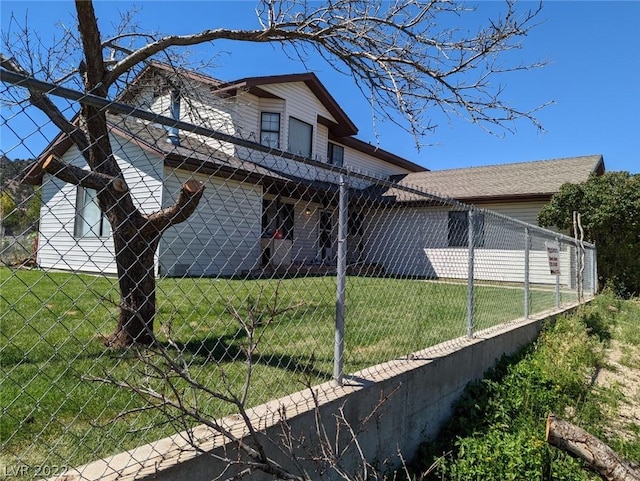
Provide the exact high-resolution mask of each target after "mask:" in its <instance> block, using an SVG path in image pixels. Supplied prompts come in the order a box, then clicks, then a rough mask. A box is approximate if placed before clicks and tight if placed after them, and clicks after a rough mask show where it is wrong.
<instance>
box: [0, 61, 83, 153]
mask: <svg viewBox="0 0 640 481" xmlns="http://www.w3.org/2000/svg"><path fill="white" fill-rule="evenodd" d="M0 66H2V68H5V69H7V70H8V71H10V72H16V73H19V74H22V75H26V76H29V77H30V76H32V74H30V73H29V72H27V71H26V70H25V69H24V68H23V67H22V66H21V65H19V64H18V62H17V61H16V60H15V59H10V58H7V57H5V55H4V54H2V53H0ZM28 90H29V99H28V101H29V103H31V105H33V106H34V107H36V108H37V109H39V110H40V111H41V112H42V113H44V114H45V115H46V116H47V117H48V118H49V120H51V122H53V123H54V124H55V126H56V127H58V128H59V129H60V130H61V131H62V132H64V133H65V134H67V135H68V136H69V138H70V139H71V140H72V141H73V143H74V144H75V145H76V146H77V147H78V149H79V150H80V152H81V153H82V154H83V155H86V152H87V149H88V148H89V142H88V141H87V138H86V136H85V135H84V133H83V132H82V131H81V130H80V129H79V128H78V127H77V126H75V125H74V124H73V123H71V122H70V121H69V120H67V118H66V117H65V116H64V115H63V114H62V112H61V111H60V109H59V108H58V107H56V105H55V104H54V103H53V102H52V101H51V100H50V99H49V97H47V96H46V95H45V94H43V93H41V92H39V91H37V90H33V89H28ZM85 158H86V157H85Z"/></svg>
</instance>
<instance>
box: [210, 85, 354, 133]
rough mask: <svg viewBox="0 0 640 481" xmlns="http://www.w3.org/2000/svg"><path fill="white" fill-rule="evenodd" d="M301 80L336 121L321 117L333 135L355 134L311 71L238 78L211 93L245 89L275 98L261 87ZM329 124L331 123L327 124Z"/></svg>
mask: <svg viewBox="0 0 640 481" xmlns="http://www.w3.org/2000/svg"><path fill="white" fill-rule="evenodd" d="M293 82H302V83H304V84H305V85H306V86H307V87H309V90H311V92H313V94H314V95H315V96H316V97H317V98H318V100H320V102H321V103H322V105H324V107H325V108H326V109H327V110H328V111H329V112H330V113H331V115H332V116H333V118H334V119H336V121H337V123H334V122H332V121H330V120H329V119H321V120H322V122H321V123H323V124H325V125H327V126H328V127H329V128H330V129H331V131H332V132H333V133H334V135H336V136H338V137H348V136H352V135H356V134H357V133H358V128H357V127H356V125H355V124H354V123H353V122H352V121H351V119H350V118H349V117H348V116H347V114H346V113H345V111H344V110H342V107H340V105H338V102H336V100H335V99H334V98H333V96H332V95H331V94H330V93H329V91H328V90H327V89H326V88H325V86H324V85H322V83H321V82H320V80H319V79H318V77H317V76H316V74H314V73H313V72H306V73H297V74H286V75H269V76H264V77H247V78H243V79H240V80H234V81H232V82H227V83H222V84H220V85H218V86H217V87H215V88H213V89H212V92H213V93H218V94H225V93H228V94H229V93H230V94H235V93H237V92H238V90H247V91H248V92H250V93H252V94H254V95H256V96H257V97H266V98H276V96H274V95H273V94H272V93H270V92H267V91H266V90H264V89H262V88H261V87H263V86H265V85H272V84H283V83H293ZM328 124H331V125H328Z"/></svg>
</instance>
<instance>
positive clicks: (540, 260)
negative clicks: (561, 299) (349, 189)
mask: <svg viewBox="0 0 640 481" xmlns="http://www.w3.org/2000/svg"><path fill="white" fill-rule="evenodd" d="M450 210H455V208H454V207H437V208H429V207H404V208H403V207H398V208H393V209H380V210H377V211H373V212H370V213H369V214H368V216H367V218H366V224H365V236H364V240H365V252H364V254H365V259H366V261H367V262H371V263H376V264H380V265H382V266H384V268H385V270H386V272H387V273H388V274H392V275H403V276H420V277H442V278H455V279H466V278H467V272H468V248H467V247H449V245H448V243H449V225H448V212H449V211H450ZM524 242H525V237H524V227H523V226H520V225H515V224H513V223H509V222H508V221H506V220H504V219H498V218H497V217H495V216H491V214H490V213H486V215H485V222H484V228H483V235H482V243H481V245H480V246H478V247H476V249H475V260H476V264H475V269H474V274H475V278H476V279H479V280H488V281H501V282H523V280H524V270H525V268H524ZM570 258H571V255H570V252H568V251H567V249H566V247H563V251H562V253H561V266H560V268H561V274H562V275H561V278H560V282H561V283H562V284H563V285H569V284H570V283H571V279H572V271H571V263H570ZM529 259H530V265H529V274H530V282H531V283H539V284H555V276H552V275H551V274H550V273H549V264H548V259H547V254H546V250H545V247H544V239H542V238H537V239H535V241H534V242H532V246H531V250H530V257H529Z"/></svg>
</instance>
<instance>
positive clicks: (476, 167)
mask: <svg viewBox="0 0 640 481" xmlns="http://www.w3.org/2000/svg"><path fill="white" fill-rule="evenodd" d="M589 158H592V159H593V160H596V159H601V158H602V154H591V155H576V156H573V157H556V158H553V159H542V160H522V161H518V162H505V163H502V164H488V165H472V166H469V167H454V168H451V169H439V170H433V169H431V170H428V171H427V172H430V173H438V172H454V171H462V170H480V169H489V168H495V167H511V166H516V167H517V166H522V165H527V166H531V165H532V164H533V165H538V164H543V163H552V162H562V161H568V160H577V159H589Z"/></svg>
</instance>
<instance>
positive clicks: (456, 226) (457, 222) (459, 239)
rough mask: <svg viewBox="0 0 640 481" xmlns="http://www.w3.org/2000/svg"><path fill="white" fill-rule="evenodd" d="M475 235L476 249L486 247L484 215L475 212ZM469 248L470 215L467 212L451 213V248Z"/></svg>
mask: <svg viewBox="0 0 640 481" xmlns="http://www.w3.org/2000/svg"><path fill="white" fill-rule="evenodd" d="M473 221H474V222H473V233H474V240H475V242H474V244H475V247H482V246H483V245H484V214H480V213H478V212H474V214H473ZM468 246H469V213H468V212H467V211H451V212H449V247H468Z"/></svg>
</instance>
